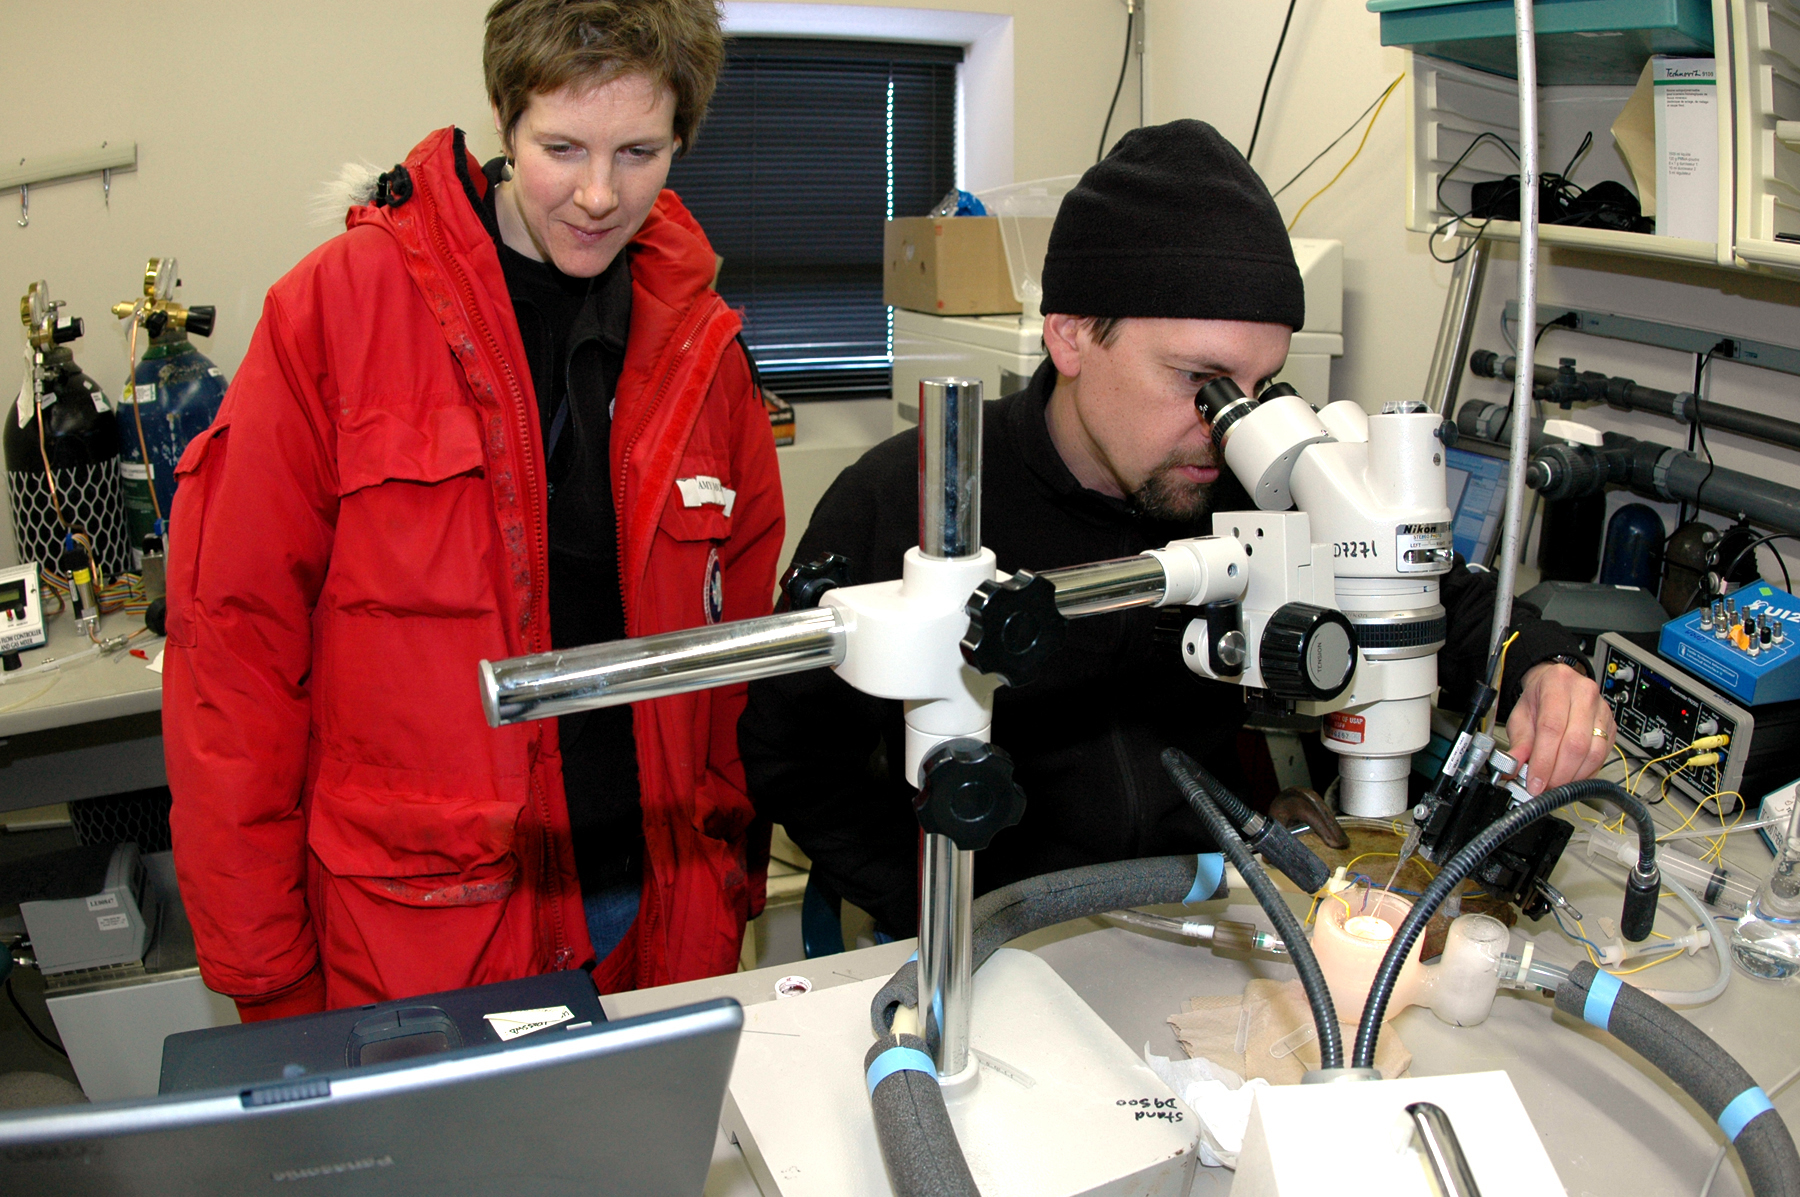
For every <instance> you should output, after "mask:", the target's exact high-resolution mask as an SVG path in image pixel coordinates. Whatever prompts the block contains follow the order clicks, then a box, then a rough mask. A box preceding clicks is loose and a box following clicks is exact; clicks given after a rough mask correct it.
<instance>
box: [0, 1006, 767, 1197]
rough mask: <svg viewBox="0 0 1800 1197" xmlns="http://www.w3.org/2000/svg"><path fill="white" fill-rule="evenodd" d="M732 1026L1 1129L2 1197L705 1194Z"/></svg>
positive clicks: (28, 1120)
mask: <svg viewBox="0 0 1800 1197" xmlns="http://www.w3.org/2000/svg"><path fill="white" fill-rule="evenodd" d="M742 1026H743V1010H742V1008H741V1007H739V1005H738V1004H737V1003H736V1002H734V1001H731V1000H730V999H728V998H721V999H717V1000H714V1001H710V1002H703V1003H699V1004H697V1005H692V1006H685V1007H681V1008H679V1009H675V1010H669V1011H664V1012H659V1013H655V1014H648V1015H643V1016H641V1017H638V1018H631V1019H624V1020H620V1021H617V1022H608V1023H604V1024H599V1025H590V1026H585V1027H578V1028H576V1029H573V1030H565V1031H564V1032H562V1033H561V1034H560V1035H555V1034H543V1033H539V1034H533V1035H529V1036H526V1037H523V1038H519V1039H517V1040H516V1041H512V1042H501V1043H490V1044H475V1045H472V1046H465V1047H462V1048H458V1049H454V1050H450V1051H444V1052H439V1053H437V1054H434V1055H428V1056H422V1057H417V1058H412V1059H400V1060H394V1061H391V1062H388V1063H384V1064H373V1065H367V1064H366V1065H364V1066H362V1067H360V1068H341V1069H334V1070H331V1071H328V1072H321V1073H308V1074H305V1075H300V1076H296V1077H294V1078H293V1079H283V1080H275V1081H269V1082H263V1083H258V1084H254V1085H250V1086H246V1087H241V1088H235V1087H234V1088H228V1089H208V1090H202V1091H196V1092H189V1093H175V1094H164V1095H161V1096H158V1097H154V1098H145V1099H140V1100H134V1101H124V1102H111V1103H105V1104H100V1105H93V1106H66V1107H61V1108H57V1109H50V1110H32V1111H24V1112H20V1113H15V1114H3V1115H0V1176H4V1177H5V1183H4V1188H5V1191H6V1193H7V1194H8V1195H9V1197H37V1195H39V1194H42V1195H45V1197H49V1195H50V1194H55V1195H56V1197H87V1195H89V1194H92V1195H93V1197H102V1195H104V1197H122V1195H132V1197H136V1195H140V1194H141V1195H143V1197H178V1195H179V1197H208V1195H212V1194H219V1195H225V1194H230V1195H232V1197H238V1195H241V1194H256V1193H268V1194H276V1195H281V1197H286V1195H287V1194H294V1193H303V1194H319V1195H337V1194H356V1195H357V1197H365V1195H366V1197H414V1195H417V1197H443V1195H444V1194H446V1193H457V1194H505V1195H506V1197H512V1195H513V1194H519V1193H534V1194H535V1193H546V1194H562V1193H568V1194H575V1193H580V1194H593V1193H599V1192H604V1193H607V1194H617V1195H620V1197H650V1195H652V1194H655V1195H658V1197H661V1195H663V1194H671V1193H693V1194H698V1193H700V1192H701V1190H702V1189H703V1188H704V1187H705V1184H706V1173H707V1169H708V1167H709V1165H710V1162H711V1158H712V1148H713V1143H714V1139H715V1135H716V1131H717V1127H718V1125H719V1109H720V1105H721V1103H722V1102H723V1099H724V1094H725V1084H726V1081H727V1080H728V1079H729V1077H730V1074H731V1065H732V1061H733V1059H734V1057H735V1055H736V1052H737V1040H738V1032H739V1030H740V1028H741V1027H742Z"/></svg>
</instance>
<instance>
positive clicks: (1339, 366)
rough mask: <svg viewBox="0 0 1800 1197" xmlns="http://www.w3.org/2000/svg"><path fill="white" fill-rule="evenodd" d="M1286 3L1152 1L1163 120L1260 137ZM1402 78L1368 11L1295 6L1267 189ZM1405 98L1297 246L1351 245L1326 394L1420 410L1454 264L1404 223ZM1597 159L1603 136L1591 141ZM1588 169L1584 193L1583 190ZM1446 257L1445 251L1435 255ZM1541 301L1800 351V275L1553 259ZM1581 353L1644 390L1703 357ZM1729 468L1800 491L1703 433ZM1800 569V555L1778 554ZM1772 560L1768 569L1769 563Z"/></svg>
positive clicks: (1679, 440) (1771, 377)
mask: <svg viewBox="0 0 1800 1197" xmlns="http://www.w3.org/2000/svg"><path fill="white" fill-rule="evenodd" d="M1285 10H1286V5H1284V4H1281V3H1279V2H1277V0H1263V2H1261V3H1251V4H1246V3H1243V2H1242V0H1152V7H1151V11H1150V45H1149V62H1148V65H1147V68H1146V82H1147V87H1148V93H1149V101H1148V105H1147V107H1148V117H1149V119H1150V120H1151V121H1166V120H1173V119H1176V118H1178V117H1197V118H1200V119H1202V120H1207V121H1210V122H1212V123H1213V124H1214V125H1216V126H1218V128H1219V129H1220V131H1221V132H1223V133H1224V134H1225V135H1226V136H1227V137H1229V138H1230V139H1231V140H1232V141H1233V142H1235V143H1236V144H1237V145H1238V146H1239V148H1240V149H1241V148H1243V146H1244V145H1245V144H1246V143H1247V142H1248V140H1249V137H1250V129H1251V124H1252V122H1253V121H1254V119H1255V115H1256V103H1257V97H1258V95H1259V93H1260V92H1261V90H1262V84H1263V78H1264V75H1265V73H1266V72H1267V70H1268V65H1269V58H1270V55H1271V54H1272V53H1273V51H1274V48H1275V40H1276V37H1277V35H1278V33H1279V32H1280V29H1281V19H1282V14H1283V13H1284V12H1285ZM1404 66H1405V56H1404V54H1403V53H1402V52H1401V51H1400V50H1398V49H1395V48H1384V47H1382V46H1381V44H1380V27H1379V20H1378V18H1377V17H1376V16H1375V15H1374V14H1372V13H1370V12H1368V11H1366V10H1365V8H1364V6H1363V4H1362V3H1360V2H1359V0H1299V4H1298V7H1297V8H1296V10H1295V13H1294V21H1293V27H1292V29H1291V30H1290V31H1289V33H1288V40H1287V45H1286V48H1285V49H1284V50H1283V51H1282V58H1281V64H1280V67H1279V68H1278V70H1277V72H1276V75H1275V80H1274V86H1273V87H1272V88H1271V90H1270V92H1269V102H1268V111H1267V114H1266V115H1265V116H1264V118H1263V129H1262V134H1261V137H1260V140H1259V143H1258V145H1257V147H1256V155H1255V158H1254V160H1253V162H1252V165H1254V166H1255V167H1256V168H1257V170H1258V171H1259V172H1261V174H1262V175H1263V177H1264V178H1265V179H1266V180H1268V181H1269V183H1270V186H1271V188H1276V187H1279V186H1281V184H1283V183H1284V182H1286V181H1287V180H1288V179H1289V177H1290V176H1292V175H1293V174H1294V173H1295V172H1296V171H1298V170H1299V169H1300V168H1301V167H1302V166H1304V165H1305V164H1306V162H1307V160H1308V159H1310V158H1311V157H1312V156H1313V155H1314V154H1316V153H1318V152H1319V150H1321V149H1323V148H1324V146H1325V145H1326V144H1328V143H1329V142H1330V141H1331V139H1332V138H1334V137H1336V136H1337V135H1338V133H1340V132H1341V131H1342V130H1343V128H1344V126H1345V125H1347V124H1349V122H1350V120H1351V119H1352V118H1353V117H1355V115H1356V114H1357V113H1358V112H1361V111H1362V109H1363V108H1364V106H1366V105H1367V104H1368V103H1370V102H1371V101H1372V100H1374V99H1375V97H1376V96H1378V95H1379V94H1380V93H1381V90H1382V89H1383V88H1384V87H1386V86H1387V84H1388V83H1389V82H1391V81H1392V80H1393V79H1394V77H1395V76H1397V75H1399V74H1400V73H1401V71H1402V70H1403V69H1404ZM1403 91H1404V89H1401V90H1396V91H1395V93H1394V96H1393V98H1392V99H1391V100H1390V101H1389V102H1388V104H1387V107H1386V109H1385V110H1384V111H1383V112H1382V114H1381V118H1380V121H1379V122H1378V123H1377V124H1376V125H1375V128H1374V131H1373V132H1372V133H1371V134H1370V136H1369V141H1368V145H1367V148H1365V149H1364V150H1363V152H1362V156H1361V157H1360V158H1358V159H1357V160H1356V162H1355V163H1354V164H1353V165H1352V166H1351V167H1350V168H1349V170H1348V171H1347V172H1346V173H1345V175H1344V177H1343V178H1342V179H1341V180H1339V182H1338V183H1337V185H1336V186H1334V187H1333V188H1332V189H1331V190H1330V191H1327V192H1326V193H1325V194H1324V195H1323V196H1321V197H1320V198H1319V199H1318V200H1317V201H1316V202H1315V203H1314V204H1313V205H1312V206H1311V207H1310V208H1308V209H1307V211H1306V214H1305V215H1304V216H1303V217H1302V218H1301V220H1300V223H1299V224H1298V225H1297V226H1296V227H1295V229H1294V232H1295V234H1296V235H1298V236H1306V237H1333V238H1337V239H1339V240H1342V241H1343V242H1344V357H1343V358H1342V360H1340V361H1338V362H1335V363H1333V368H1332V382H1331V391H1332V396H1333V397H1334V398H1337V397H1347V398H1353V399H1356V400H1357V401H1359V402H1361V403H1362V404H1363V405H1364V406H1365V407H1370V408H1373V407H1375V406H1377V405H1379V404H1380V403H1381V402H1383V401H1384V400H1387V399H1393V398H1399V399H1416V398H1418V397H1419V396H1420V394H1421V393H1422V391H1423V389H1424V383H1425V373H1426V370H1427V369H1428V367H1429V365H1430V361H1431V351H1432V346H1433V344H1434V342H1435V339H1436V335H1437V327H1438V321H1439V317H1440V315H1441V313H1442V309H1443V302H1444V295H1445V292H1446V290H1447V288H1448V284H1449V279H1450V268H1449V267H1448V266H1444V265H1440V264H1438V263H1436V262H1434V261H1432V260H1431V258H1430V256H1429V255H1428V254H1427V253H1426V248H1425V238H1424V236H1423V235H1421V234H1416V233H1408V232H1407V231H1406V230H1405V228H1404V221H1405V216H1404V207H1403V205H1404V202H1405V188H1406V147H1405V131H1406V113H1405V111H1404V108H1403V106H1402V105H1403V101H1404V94H1403ZM1360 136H1361V131H1360V130H1359V131H1358V133H1357V134H1355V135H1353V136H1351V137H1349V138H1346V139H1345V141H1344V142H1343V143H1342V144H1341V145H1339V146H1338V147H1337V148H1336V149H1335V150H1333V151H1332V152H1331V153H1330V154H1329V155H1327V156H1326V157H1325V159H1324V160H1323V161H1321V162H1320V163H1319V165H1318V166H1316V167H1314V168H1313V169H1312V171H1311V172H1309V173H1308V174H1307V175H1306V176H1305V177H1304V178H1302V179H1301V180H1300V181H1299V182H1298V183H1296V184H1295V185H1294V186H1293V187H1292V188H1291V189H1290V190H1289V191H1288V192H1287V193H1286V194H1284V195H1282V196H1281V197H1280V198H1279V200H1278V201H1277V202H1278V203H1279V204H1280V206H1281V209H1282V212H1283V214H1284V215H1285V216H1287V217H1288V218H1290V219H1291V218H1292V217H1293V215H1294V213H1295V212H1296V211H1297V210H1298V209H1299V207H1300V205H1301V204H1302V203H1304V202H1305V200H1306V198H1307V197H1308V196H1310V195H1311V194H1312V193H1313V192H1314V191H1316V190H1318V188H1320V187H1322V186H1323V185H1324V184H1325V183H1326V182H1327V181H1328V180H1329V179H1330V178H1331V176H1332V175H1333V174H1334V173H1335V172H1336V171H1337V169H1338V168H1339V167H1340V166H1342V165H1343V164H1344V162H1345V161H1346V160H1347V159H1348V158H1349V156H1350V154H1351V152H1352V151H1353V150H1354V149H1355V148H1356V142H1357V140H1358V139H1359V138H1360ZM1595 140H1596V142H1597V143H1599V144H1600V145H1601V146H1602V147H1606V146H1609V145H1610V133H1609V132H1608V131H1607V130H1606V129H1596V130H1595ZM1581 181H1582V177H1581V175H1580V173H1579V172H1577V174H1576V182H1581ZM1439 252H1445V251H1444V250H1443V249H1442V248H1440V251H1439ZM1516 262H1517V254H1516V252H1515V249H1514V247H1511V246H1502V247H1500V248H1499V249H1498V250H1497V252H1496V255H1495V260H1494V262H1493V263H1492V265H1491V267H1490V269H1489V271H1488V276H1487V286H1486V288H1485V291H1484V295H1483V303H1482V307H1481V314H1480V320H1479V323H1478V325H1477V329H1476V335H1475V341H1474V343H1475V346H1476V347H1478V348H1489V349H1495V350H1500V351H1503V352H1504V351H1505V344H1504V342H1503V341H1502V339H1501V336H1500V311H1501V307H1502V305H1503V304H1504V302H1505V301H1506V300H1507V299H1509V298H1516V293H1517V288H1518V283H1517V269H1516ZM1540 262H1541V264H1542V268H1541V269H1540V272H1539V293H1538V298H1539V302H1540V304H1542V305H1545V306H1549V305H1555V304H1563V305H1567V306H1571V307H1585V308H1591V309H1595V310H1599V311H1608V312H1617V313H1621V314H1624V315H1631V316H1638V317H1641V318H1644V319H1648V320H1656V321H1661V322H1664V323H1669V324H1681V325H1687V326H1690V327H1695V328H1702V329H1707V330H1711V331H1717V332H1721V333H1730V334H1733V335H1736V336H1743V337H1749V338H1753V339H1758V340H1767V341H1772V342H1776V343H1780V344H1787V345H1800V281H1792V280H1780V279H1774V278H1769V277H1764V276H1753V275H1749V274H1747V273H1742V272H1734V271H1723V270H1715V269H1705V268H1697V267H1685V266H1677V265H1673V264H1669V263H1661V262H1650V261H1646V260H1639V259H1631V258H1623V257H1608V256H1604V255H1596V254H1581V253H1572V252H1568V251H1549V252H1546V253H1545V254H1544V255H1543V256H1542V257H1541V258H1540ZM1564 355H1567V356H1571V357H1575V358H1576V359H1577V360H1578V361H1579V363H1580V365H1581V368H1582V369H1584V370H1603V371H1606V372H1607V373H1615V374H1623V375H1626V376H1629V377H1632V378H1635V379H1636V380H1637V381H1638V382H1639V383H1641V384H1643V385H1645V386H1651V387H1658V388H1662V389H1665V390H1675V391H1681V390H1687V389H1689V387H1690V386H1691V384H1692V374H1693V359H1692V358H1691V357H1688V356H1686V355H1681V354H1675V353H1671V352H1668V351H1664V350H1658V349H1650V348H1644V347H1639V346H1635V345H1629V344H1626V343H1623V342H1618V341H1607V340H1603V339H1600V338H1597V337H1587V336H1581V335H1578V334H1574V333H1568V332H1564V331H1562V330H1560V329H1559V330H1553V331H1551V332H1549V333H1547V334H1545V336H1544V339H1543V341H1542V342H1541V345H1540V350H1539V356H1540V360H1545V361H1549V362H1551V363H1554V362H1555V361H1556V359H1557V358H1558V357H1559V356H1564ZM1507 394H1508V390H1507V384H1505V383H1500V382H1490V381H1486V380H1482V379H1475V378H1467V377H1466V378H1465V379H1464V382H1463V388H1462V397H1463V398H1464V399H1467V398H1469V397H1473V396H1485V397H1488V398H1492V399H1497V400H1503V399H1505V398H1506V396H1507ZM1710 397H1711V398H1714V399H1716V400H1718V401H1719V402H1722V403H1728V404H1735V405H1739V406H1743V407H1749V408H1754V409H1756V410H1758V411H1766V412H1770V413H1774V414H1778V415H1782V416H1785V417H1787V418H1789V419H1800V378H1796V377H1793V376H1790V375H1785V374H1778V373H1774V372H1772V371H1767V370H1759V369H1755V368H1753V367H1748V366H1740V365H1735V364H1732V363H1723V364H1720V365H1716V366H1714V367H1713V389H1712V391H1711V392H1710ZM1580 418H1581V419H1583V420H1585V421H1586V422H1588V423H1591V424H1594V425H1597V426H1599V427H1601V428H1606V429H1612V430H1616V431H1619V432H1623V433H1627V434H1629V435H1632V436H1637V437H1643V438H1646V439H1650V440H1655V441H1659V442H1662V443H1665V444H1671V445H1678V444H1679V445H1685V443H1686V434H1685V429H1683V428H1682V427H1680V426H1678V425H1676V424H1674V423H1672V422H1670V421H1667V420H1659V419H1656V418H1654V417H1650V416H1642V415H1634V414H1630V413H1624V412H1616V411H1612V410H1610V409H1607V408H1604V407H1601V408H1594V409H1590V410H1588V411H1586V412H1585V413H1582V414H1581V415H1580ZM1707 440H1708V443H1709V444H1710V445H1711V447H1712V449H1713V451H1714V454H1715V456H1716V458H1717V461H1718V463H1719V465H1720V466H1724V467H1730V468H1733V469H1740V470H1746V471H1749V472H1752V473H1754V474H1756V475H1758V476H1759V477H1764V478H1768V479H1771V480H1774V481H1777V482H1780V483H1783V484H1785V485H1788V486H1796V487H1800V457H1797V456H1796V455H1795V454H1794V453H1792V452H1787V451H1783V450H1780V449H1776V448H1773V447H1771V446H1767V445H1763V444H1761V443H1759V442H1756V441H1752V440H1748V439H1746V438H1743V437H1737V436H1733V435H1732V434H1730V433H1724V432H1720V433H1711V432H1709V433H1708V434H1707ZM1783 551H1784V554H1785V555H1787V556H1788V559H1789V561H1790V565H1791V566H1792V567H1793V568H1794V569H1795V571H1796V573H1797V574H1800V552H1797V551H1794V550H1792V549H1787V548H1784V550H1783ZM1765 560H1766V558H1765Z"/></svg>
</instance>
